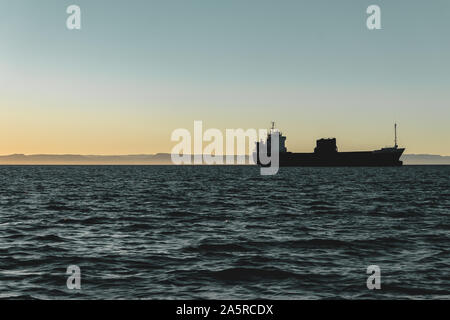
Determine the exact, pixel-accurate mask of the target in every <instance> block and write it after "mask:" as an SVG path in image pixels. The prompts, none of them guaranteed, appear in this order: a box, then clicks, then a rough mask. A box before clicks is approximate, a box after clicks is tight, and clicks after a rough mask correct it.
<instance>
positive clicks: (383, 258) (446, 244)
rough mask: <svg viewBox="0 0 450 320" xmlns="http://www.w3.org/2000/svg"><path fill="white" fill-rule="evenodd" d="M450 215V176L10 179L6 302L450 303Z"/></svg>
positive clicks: (181, 170) (239, 173)
mask: <svg viewBox="0 0 450 320" xmlns="http://www.w3.org/2000/svg"><path fill="white" fill-rule="evenodd" d="M449 211H450V166H428V167H426V166H423V167H422V166H418V167H414V166H410V167H401V168H282V169H281V170H280V173H279V174H278V175H276V176H271V177H267V176H260V175H259V169H258V168H256V167H248V166H247V167H245V166H242V167H174V166H168V167H158V166H123V167H121V166H117V167H113V166H105V167H102V166H81V167H76V166H73V167H71V166H53V167H52V166H50V167H45V166H42V167H40V166H31V167H0V298H25V299H31V298H38V299H59V298H63V299H122V298H130V299H166V298H167V299H185V298H187V299H196V298H201V299H204V298H205V299H208V298H217V299H255V298H268V299H316V298H353V299H362V298H369V299H370V298H377V299H380V298H394V299H399V298H402V299H405V298H426V299H428V298H440V299H449V298H450V250H449V249H450V241H449V240H450V238H449V235H450V220H449V217H450V216H449V213H450V212H449ZM69 265H78V266H79V267H80V268H81V286H82V289H81V290H79V291H77V290H75V291H73V290H69V289H68V288H67V286H66V280H67V277H68V276H67V275H66V269H67V267H68V266H69ZM369 265H378V266H379V267H380V269H381V290H377V291H371V290H368V289H367V287H366V280H367V277H368V275H367V274H366V269H367V267H368V266H369Z"/></svg>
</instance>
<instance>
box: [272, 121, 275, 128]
mask: <svg viewBox="0 0 450 320" xmlns="http://www.w3.org/2000/svg"><path fill="white" fill-rule="evenodd" d="M272 130H275V121H272Z"/></svg>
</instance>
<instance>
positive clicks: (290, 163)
mask: <svg viewBox="0 0 450 320" xmlns="http://www.w3.org/2000/svg"><path fill="white" fill-rule="evenodd" d="M394 131H395V143H394V146H393V147H387V148H381V149H379V150H373V151H355V152H339V151H338V148H337V144H336V138H327V139H319V140H317V141H316V147H315V148H314V152H311V153H295V152H289V151H287V148H286V145H285V144H286V137H285V136H283V134H282V133H281V132H280V131H278V130H277V129H275V123H274V122H272V128H271V129H270V130H269V133H268V135H267V138H266V141H263V140H261V141H260V142H257V143H256V152H255V155H254V156H255V157H256V159H255V160H256V163H257V164H258V165H259V166H263V167H266V166H270V165H271V164H270V161H269V162H268V163H267V164H266V163H264V161H261V159H260V156H261V155H266V156H268V157H270V156H271V143H272V137H274V135H277V136H278V141H279V166H280V167H346V166H347V167H378V166H380V167H381V166H383V167H387V166H389V167H394V166H401V165H403V162H402V161H400V157H401V155H402V153H403V151H405V149H404V148H399V147H398V145H397V124H395V126H394ZM275 138H276V137H275ZM274 140H276V139H274ZM260 151H261V152H262V153H261V154H260Z"/></svg>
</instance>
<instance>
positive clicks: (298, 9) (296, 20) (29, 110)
mask: <svg viewBox="0 0 450 320" xmlns="http://www.w3.org/2000/svg"><path fill="white" fill-rule="evenodd" d="M72 4H76V5H78V6H80V8H81V30H68V29H67V28H66V19H67V17H68V16H69V15H68V14H67V13H66V8H67V7H68V6H69V5H72ZM372 4H376V5H378V6H380V8H381V25H382V29H381V30H368V29H367V27H366V19H367V17H368V14H367V13H366V9H367V7H368V6H369V5H372ZM449 34H450V1H448V0H433V1H424V0H421V1H414V0H396V1H384V0H371V1H365V0H341V1H335V0H328V1H324V0H314V1H301V0H276V1H275V0H271V1H269V0H216V1H211V0H177V1H175V0H164V1H151V0H142V1H140V0H129V1H122V0H117V1H107V0H95V1H92V0H89V1H88V0H77V1H75V0H73V1H65V0H42V1H35V0H27V1H24V0H14V1H13V0H0V154H1V155H6V154H13V153H23V154H43V153H45V154H105V155H106V154H115V155H120V154H150V153H159V152H170V151H171V149H172V147H173V146H174V145H175V144H176V142H172V141H171V140H170V137H171V133H172V132H173V131H174V130H175V129H177V128H186V129H189V130H193V122H194V120H202V121H203V126H204V128H205V129H207V128H218V129H221V130H225V129H226V128H229V129H233V128H244V129H248V128H255V129H258V128H267V127H269V125H270V122H271V121H276V123H277V127H278V128H279V129H280V130H282V132H283V133H284V134H285V135H286V136H287V141H286V145H287V147H288V150H289V151H297V152H312V150H313V148H314V145H315V140H316V139H318V138H322V137H336V138H337V143H338V147H339V150H340V151H354V150H371V149H377V148H380V147H385V146H389V145H393V143H394V142H393V135H394V134H393V127H394V122H397V123H398V134H399V145H400V146H402V147H406V153H429V154H441V155H450V125H449V122H450V120H449V119H450V41H449Z"/></svg>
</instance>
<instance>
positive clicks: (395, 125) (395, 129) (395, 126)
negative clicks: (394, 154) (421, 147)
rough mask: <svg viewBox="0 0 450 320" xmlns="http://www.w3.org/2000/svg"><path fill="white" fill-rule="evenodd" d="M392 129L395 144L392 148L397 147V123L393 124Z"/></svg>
mask: <svg viewBox="0 0 450 320" xmlns="http://www.w3.org/2000/svg"><path fill="white" fill-rule="evenodd" d="M394 131H395V146H394V148H395V149H397V148H398V144H397V123H396V124H394Z"/></svg>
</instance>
